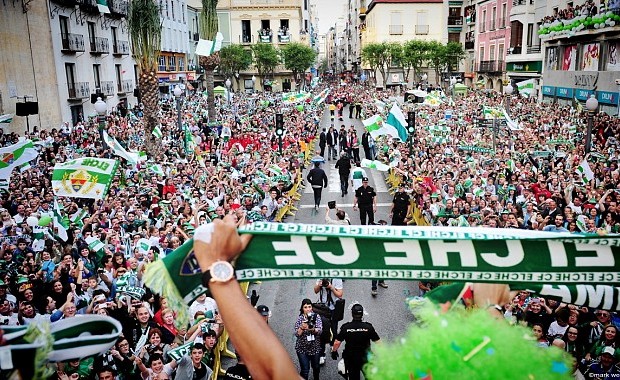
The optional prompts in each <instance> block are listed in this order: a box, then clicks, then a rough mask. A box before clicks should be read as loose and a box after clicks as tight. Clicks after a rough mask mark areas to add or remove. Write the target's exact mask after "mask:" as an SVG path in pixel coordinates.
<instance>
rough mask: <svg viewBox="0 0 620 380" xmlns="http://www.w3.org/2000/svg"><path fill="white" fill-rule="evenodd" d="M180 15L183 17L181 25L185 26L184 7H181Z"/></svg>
mask: <svg viewBox="0 0 620 380" xmlns="http://www.w3.org/2000/svg"><path fill="white" fill-rule="evenodd" d="M181 15H182V16H183V24H185V5H181Z"/></svg>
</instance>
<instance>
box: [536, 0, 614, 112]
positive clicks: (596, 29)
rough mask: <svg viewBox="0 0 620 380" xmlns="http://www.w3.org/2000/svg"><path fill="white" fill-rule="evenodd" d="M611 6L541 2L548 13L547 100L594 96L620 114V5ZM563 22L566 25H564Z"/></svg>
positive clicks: (545, 37) (543, 38)
mask: <svg viewBox="0 0 620 380" xmlns="http://www.w3.org/2000/svg"><path fill="white" fill-rule="evenodd" d="M614 4H617V3H614ZM611 6H612V3H609V8H604V3H603V5H600V4H592V3H585V4H584V3H580V4H567V3H565V2H562V1H547V2H546V4H540V5H538V4H537V12H539V11H540V12H539V13H540V14H544V17H543V20H542V24H541V31H540V36H541V41H542V42H543V48H544V50H543V51H544V57H543V83H542V87H541V93H542V99H543V101H545V102H557V103H560V104H569V103H571V102H573V101H579V102H585V101H586V100H587V99H588V98H589V97H590V95H594V96H595V97H596V98H597V100H598V102H599V109H600V110H602V111H605V112H607V113H610V114H618V113H619V112H620V108H619V107H618V101H619V97H618V90H619V87H618V84H617V83H618V82H620V54H619V49H620V22H618V24H616V22H617V21H616V18H617V16H618V15H620V7H618V6H617V5H615V7H614V8H611ZM578 7H579V8H578ZM601 7H602V9H601ZM538 8H540V9H538ZM588 17H589V18H590V20H588V19H587V18H588ZM559 23H561V25H563V26H564V27H563V28H558V25H560V24H559ZM551 28H553V30H551ZM560 29H561V30H560Z"/></svg>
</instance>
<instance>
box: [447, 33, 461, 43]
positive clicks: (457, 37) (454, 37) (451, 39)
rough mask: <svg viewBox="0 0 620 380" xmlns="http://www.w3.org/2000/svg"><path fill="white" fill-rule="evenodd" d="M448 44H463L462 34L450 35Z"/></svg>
mask: <svg viewBox="0 0 620 380" xmlns="http://www.w3.org/2000/svg"><path fill="white" fill-rule="evenodd" d="M448 42H457V43H458V42H461V33H448Z"/></svg>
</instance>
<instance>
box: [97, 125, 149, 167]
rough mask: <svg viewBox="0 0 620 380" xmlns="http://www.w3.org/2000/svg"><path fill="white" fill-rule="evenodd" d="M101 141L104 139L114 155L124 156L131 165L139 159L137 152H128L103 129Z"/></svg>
mask: <svg viewBox="0 0 620 380" xmlns="http://www.w3.org/2000/svg"><path fill="white" fill-rule="evenodd" d="M103 141H105V143H106V144H107V145H108V147H109V148H110V150H111V151H112V153H113V154H114V155H116V156H119V157H121V158H124V159H125V160H127V162H129V163H130V164H131V165H136V164H137V163H138V162H139V161H140V158H139V155H138V153H137V152H128V151H127V150H126V149H125V148H124V147H123V146H122V145H121V144H120V143H119V142H118V141H117V140H116V139H115V138H114V137H110V136H109V135H108V133H107V132H106V131H103Z"/></svg>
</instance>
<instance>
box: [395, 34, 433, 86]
mask: <svg viewBox="0 0 620 380" xmlns="http://www.w3.org/2000/svg"><path fill="white" fill-rule="evenodd" d="M429 59H430V44H429V42H428V41H423V40H410V41H407V42H405V44H404V45H403V60H402V63H403V68H404V69H405V82H407V83H408V82H409V74H410V71H411V70H413V78H414V81H415V80H416V78H417V76H418V75H419V72H420V71H421V69H422V67H424V66H426V65H427V64H428V63H427V62H428V61H429Z"/></svg>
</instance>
